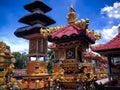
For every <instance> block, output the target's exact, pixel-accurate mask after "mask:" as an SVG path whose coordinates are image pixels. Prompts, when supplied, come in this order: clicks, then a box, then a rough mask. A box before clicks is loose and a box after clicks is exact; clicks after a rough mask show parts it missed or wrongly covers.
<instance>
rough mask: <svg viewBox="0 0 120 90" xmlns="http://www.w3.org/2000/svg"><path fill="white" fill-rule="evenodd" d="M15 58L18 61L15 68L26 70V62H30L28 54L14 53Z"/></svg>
mask: <svg viewBox="0 0 120 90" xmlns="http://www.w3.org/2000/svg"><path fill="white" fill-rule="evenodd" d="M12 54H13V55H14V58H15V59H16V63H15V64H14V65H15V68H16V69H25V68H26V62H27V60H28V58H27V55H26V53H22V54H21V53H20V52H13V53H12Z"/></svg>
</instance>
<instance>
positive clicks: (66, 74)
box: [40, 5, 101, 90]
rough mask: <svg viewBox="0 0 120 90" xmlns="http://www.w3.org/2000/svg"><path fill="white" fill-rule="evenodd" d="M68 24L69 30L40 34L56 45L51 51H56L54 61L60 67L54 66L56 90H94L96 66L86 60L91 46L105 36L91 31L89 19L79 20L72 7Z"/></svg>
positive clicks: (46, 30)
mask: <svg viewBox="0 0 120 90" xmlns="http://www.w3.org/2000/svg"><path fill="white" fill-rule="evenodd" d="M67 20H68V25H66V26H56V27H50V28H47V29H44V28H41V29H40V34H42V35H43V36H44V37H47V38H48V41H49V42H52V43H53V44H52V45H50V46H49V48H50V49H52V50H54V52H55V58H54V61H55V62H57V63H55V64H54V73H53V78H52V79H53V80H55V81H56V84H57V85H56V88H59V89H62V90H75V89H77V90H86V88H93V86H92V83H90V82H92V81H93V80H94V79H95V78H94V76H95V75H94V72H93V65H92V62H89V61H88V60H87V59H86V57H85V58H84V57H83V56H84V53H86V52H87V49H88V48H89V47H90V45H91V44H94V43H95V41H96V40H98V39H100V37H101V34H98V33H96V32H94V30H89V29H88V25H89V19H85V20H84V19H81V20H77V16H76V13H75V10H74V8H73V6H72V5H71V6H70V12H69V13H68V15H67ZM88 82H89V84H88ZM86 85H87V87H86Z"/></svg>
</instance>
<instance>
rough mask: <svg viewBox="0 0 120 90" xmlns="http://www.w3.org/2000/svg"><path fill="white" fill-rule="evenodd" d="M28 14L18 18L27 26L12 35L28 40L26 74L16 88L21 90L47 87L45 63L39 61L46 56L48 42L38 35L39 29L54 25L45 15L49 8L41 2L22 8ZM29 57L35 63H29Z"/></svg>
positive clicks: (34, 2)
mask: <svg viewBox="0 0 120 90" xmlns="http://www.w3.org/2000/svg"><path fill="white" fill-rule="evenodd" d="M24 8H25V9H26V10H28V11H29V12H30V13H29V14H27V15H25V16H23V17H22V18H20V20H19V22H21V23H24V24H28V26H24V27H21V28H18V29H17V30H16V31H15V32H14V34H15V35H16V36H17V37H21V38H24V39H27V40H29V53H28V57H29V60H30V61H29V62H27V74H26V75H24V76H23V77H22V78H23V79H22V80H18V86H19V87H20V88H22V89H40V88H44V87H47V86H48V84H47V82H45V81H47V79H48V78H49V77H48V76H49V75H48V73H47V70H46V65H47V62H42V61H40V60H39V58H41V57H43V58H44V57H45V56H47V47H48V41H47V38H46V37H44V36H43V35H42V34H40V29H41V28H46V27H47V26H49V25H51V24H54V23H55V21H54V20H53V19H52V18H50V17H49V16H47V15H45V13H47V12H48V11H50V10H51V8H50V7H49V6H48V5H46V4H45V3H43V2H42V1H41V0H34V1H33V2H31V3H28V4H26V5H25V6H24ZM31 57H35V58H36V60H35V61H31Z"/></svg>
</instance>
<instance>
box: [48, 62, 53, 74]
mask: <svg viewBox="0 0 120 90" xmlns="http://www.w3.org/2000/svg"><path fill="white" fill-rule="evenodd" d="M47 70H48V73H49V74H51V73H52V72H53V63H52V60H49V61H48V65H47Z"/></svg>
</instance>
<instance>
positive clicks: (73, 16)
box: [67, 4, 77, 24]
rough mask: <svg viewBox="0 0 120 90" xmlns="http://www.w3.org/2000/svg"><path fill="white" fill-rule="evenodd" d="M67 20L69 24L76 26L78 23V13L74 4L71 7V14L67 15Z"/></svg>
mask: <svg viewBox="0 0 120 90" xmlns="http://www.w3.org/2000/svg"><path fill="white" fill-rule="evenodd" d="M67 19H68V23H69V24H74V23H75V22H76V21H77V17H76V13H75V10H74V8H73V5H72V4H71V5H70V12H69V13H68V15H67Z"/></svg>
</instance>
